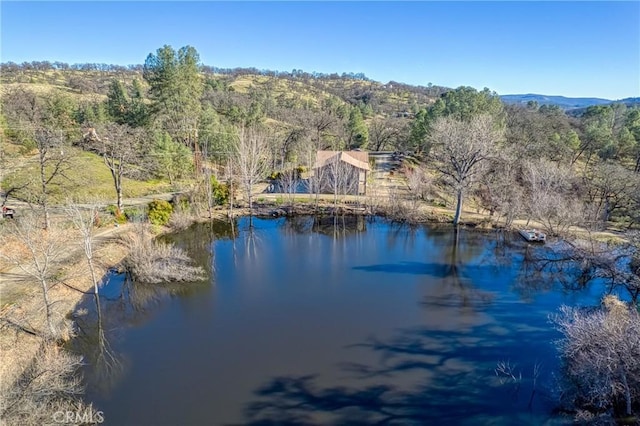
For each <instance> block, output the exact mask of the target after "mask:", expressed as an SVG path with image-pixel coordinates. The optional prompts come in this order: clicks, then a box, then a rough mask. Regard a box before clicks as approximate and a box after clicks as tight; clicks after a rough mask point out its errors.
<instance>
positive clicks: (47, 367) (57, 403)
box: [0, 342, 97, 426]
mask: <svg viewBox="0 0 640 426" xmlns="http://www.w3.org/2000/svg"><path fill="white" fill-rule="evenodd" d="M32 350H33V348H32V347H25V346H24V345H20V346H18V348H16V349H15V350H14V351H12V356H13V357H12V358H11V359H10V362H11V364H15V363H16V362H18V361H20V362H24V363H25V364H24V365H26V368H24V370H23V371H22V372H21V374H19V375H17V377H16V376H15V375H14V377H12V378H13V379H14V380H11V381H6V380H4V378H5V377H4V375H3V380H2V382H0V395H1V398H0V419H2V422H3V424H7V425H24V426H30V425H34V426H35V425H38V426H39V425H43V424H52V423H56V419H57V418H59V417H60V414H59V413H60V412H66V411H71V412H74V413H76V412H80V413H83V414H86V415H87V416H88V418H91V417H92V416H93V417H94V418H97V417H96V416H95V414H94V410H93V407H91V406H90V405H89V406H87V405H85V404H83V403H82V402H81V401H80V399H79V396H80V395H81V393H82V386H81V382H80V379H79V378H78V376H77V375H76V371H77V369H78V368H79V367H80V365H81V364H82V359H81V357H79V356H74V355H71V354H69V353H68V352H66V351H64V350H63V349H61V348H60V347H58V346H57V345H56V344H55V343H51V342H48V343H43V344H41V345H39V346H38V348H37V349H36V352H35V356H34V355H33V352H32ZM5 362H6V361H5Z"/></svg>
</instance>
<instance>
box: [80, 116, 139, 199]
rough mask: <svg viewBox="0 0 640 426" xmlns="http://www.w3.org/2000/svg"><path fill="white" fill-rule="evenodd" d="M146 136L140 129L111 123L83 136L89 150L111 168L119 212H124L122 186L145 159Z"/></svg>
mask: <svg viewBox="0 0 640 426" xmlns="http://www.w3.org/2000/svg"><path fill="white" fill-rule="evenodd" d="M144 137H145V135H144V133H143V132H142V131H141V130H140V129H134V128H132V127H129V126H127V125H119V124H114V123H110V124H108V125H106V126H104V127H103V128H101V129H94V128H91V129H89V130H88V131H87V132H86V133H85V134H84V135H83V141H84V144H85V146H86V147H87V148H89V149H90V150H92V151H94V152H97V153H98V154H100V155H101V156H102V158H103V160H104V164H105V165H106V166H107V167H108V168H109V171H110V172H111V177H112V178H113V185H114V188H115V190H116V197H117V201H116V203H117V206H118V210H120V211H122V184H123V179H124V177H125V176H128V175H130V174H131V173H132V172H133V171H134V170H135V169H136V167H135V166H136V165H139V164H140V163H141V161H142V157H143V154H144V153H143V143H144V140H145V138H144Z"/></svg>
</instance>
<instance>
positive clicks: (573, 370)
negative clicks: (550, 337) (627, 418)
mask: <svg viewBox="0 0 640 426" xmlns="http://www.w3.org/2000/svg"><path fill="white" fill-rule="evenodd" d="M553 321H554V323H555V324H556V326H557V328H558V330H559V331H560V332H561V333H562V334H563V339H562V340H560V341H559V342H558V350H559V351H560V355H561V357H562V360H563V361H564V371H563V372H564V376H565V379H566V381H565V382H563V389H562V390H563V395H564V397H565V398H566V399H567V400H568V401H567V402H568V403H569V404H570V405H571V406H572V408H578V409H587V410H595V411H597V412H606V411H609V410H610V409H616V408H617V409H621V411H622V412H623V413H624V414H625V415H631V414H632V411H633V410H634V408H635V409H640V363H639V362H638V359H640V314H639V313H638V311H637V310H636V309H635V308H634V307H633V306H628V305H627V304H625V303H623V302H621V301H620V300H618V299H617V298H616V297H614V296H607V297H605V298H604V300H603V303H602V307H601V308H599V309H596V310H584V309H578V308H570V307H567V306H563V307H562V308H561V310H560V314H559V315H557V316H555V317H554V318H553Z"/></svg>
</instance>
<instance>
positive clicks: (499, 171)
mask: <svg viewBox="0 0 640 426" xmlns="http://www.w3.org/2000/svg"><path fill="white" fill-rule="evenodd" d="M520 174H521V167H520V164H519V162H518V161H517V159H516V158H515V157H514V156H512V155H510V153H507V154H504V153H501V154H499V155H498V156H497V157H496V158H494V159H493V161H492V162H491V167H490V170H489V172H488V173H487V174H486V175H485V178H484V179H483V181H482V184H481V187H480V189H479V191H478V194H479V195H480V199H481V201H482V204H483V206H484V207H485V208H486V209H488V210H489V214H490V216H491V217H494V214H495V213H497V217H496V221H497V222H499V221H500V220H501V219H504V226H505V227H507V228H508V227H510V226H511V225H512V223H513V221H514V220H515V219H516V218H517V217H518V216H519V215H520V214H521V213H522V212H523V207H524V206H523V198H524V191H523V188H522V186H521V185H520V184H519V180H520V179H519V178H520Z"/></svg>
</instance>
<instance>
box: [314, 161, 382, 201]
mask: <svg viewBox="0 0 640 426" xmlns="http://www.w3.org/2000/svg"><path fill="white" fill-rule="evenodd" d="M370 170H371V167H369V154H368V153H367V152H362V151H318V152H317V153H316V162H315V164H314V165H313V172H314V175H315V176H316V178H318V180H319V182H320V192H323V193H329V194H333V193H337V194H349V195H364V194H366V192H367V172H369V171H370Z"/></svg>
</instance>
